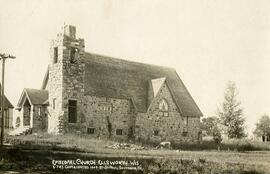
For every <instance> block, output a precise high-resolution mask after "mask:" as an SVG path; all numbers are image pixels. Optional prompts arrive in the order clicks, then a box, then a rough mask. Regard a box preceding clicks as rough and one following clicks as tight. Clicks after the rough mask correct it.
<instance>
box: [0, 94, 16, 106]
mask: <svg viewBox="0 0 270 174" xmlns="http://www.w3.org/2000/svg"><path fill="white" fill-rule="evenodd" d="M4 103H5V108H14V106H13V105H12V104H11V103H10V101H9V100H8V98H7V97H6V96H5V98H4ZM0 105H1V100H0Z"/></svg>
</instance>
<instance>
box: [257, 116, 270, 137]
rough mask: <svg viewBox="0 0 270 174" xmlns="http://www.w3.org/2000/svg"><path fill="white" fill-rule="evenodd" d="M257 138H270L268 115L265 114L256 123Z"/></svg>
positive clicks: (269, 118)
mask: <svg viewBox="0 0 270 174" xmlns="http://www.w3.org/2000/svg"><path fill="white" fill-rule="evenodd" d="M253 133H254V134H255V135H256V136H258V137H260V136H265V137H268V136H270V117H269V116H268V115H267V114H264V115H263V116H261V118H260V119H259V121H258V123H256V129H255V131H254V132H253Z"/></svg>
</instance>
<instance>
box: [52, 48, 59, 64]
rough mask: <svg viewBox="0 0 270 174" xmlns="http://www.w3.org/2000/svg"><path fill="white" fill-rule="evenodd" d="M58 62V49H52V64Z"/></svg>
mask: <svg viewBox="0 0 270 174" xmlns="http://www.w3.org/2000/svg"><path fill="white" fill-rule="evenodd" d="M57 62H58V47H54V48H53V63H57Z"/></svg>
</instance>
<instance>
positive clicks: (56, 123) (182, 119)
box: [18, 25, 203, 142]
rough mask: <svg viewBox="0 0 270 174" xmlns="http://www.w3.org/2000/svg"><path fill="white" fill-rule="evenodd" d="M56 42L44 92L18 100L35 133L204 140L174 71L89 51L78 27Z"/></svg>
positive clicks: (25, 94) (70, 28)
mask: <svg viewBox="0 0 270 174" xmlns="http://www.w3.org/2000/svg"><path fill="white" fill-rule="evenodd" d="M62 30H63V31H62V32H61V33H60V34H58V35H57V38H56V39H55V40H53V41H52V43H51V49H50V53H51V56H50V57H51V58H50V64H49V66H48V69H47V72H46V74H45V77H44V80H43V83H42V87H41V89H24V90H23V92H22V95H21V98H20V100H19V102H18V107H19V108H20V113H21V118H22V123H23V126H24V127H28V129H31V131H32V132H40V131H45V132H46V131H47V132H48V133H51V134H62V133H78V132H80V133H81V134H88V135H89V136H90V137H97V138H98V137H101V138H102V137H103V138H111V139H122V140H128V139H135V140H143V141H151V142H160V141H173V142H183V141H185V142H198V141H200V140H201V131H200V117H201V116H202V115H203V114H202V112H201V111H200V109H199V108H198V106H197V105H196V103H195V101H194V100H193V98H192V97H191V95H190V93H189V92H188V90H187V88H186V87H185V85H184V83H183V82H182V80H181V79H180V77H179V76H178V74H177V72H176V71H175V70H174V69H172V68H168V67H163V66H156V65H149V64H143V63H137V62H132V61H126V60H122V59H116V58H111V57H107V56H102V55H98V54H93V53H89V52H86V51H85V42H84V39H81V38H77V37H76V28H75V26H71V25H65V26H64V27H63V29H62Z"/></svg>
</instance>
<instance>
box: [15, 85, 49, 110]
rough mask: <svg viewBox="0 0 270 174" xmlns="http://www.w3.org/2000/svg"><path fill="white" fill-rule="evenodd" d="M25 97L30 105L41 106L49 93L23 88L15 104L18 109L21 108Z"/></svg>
mask: <svg viewBox="0 0 270 174" xmlns="http://www.w3.org/2000/svg"><path fill="white" fill-rule="evenodd" d="M25 97H27V98H28V99H29V102H30V103H31V104H32V105H42V104H44V102H46V100H47V99H48V98H49V92H48V91H47V90H40V89H29V88H25V89H24V90H23V93H22V95H21V97H20V99H19V102H18V104H17V105H18V106H19V107H22V105H23V102H24V98H25Z"/></svg>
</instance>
